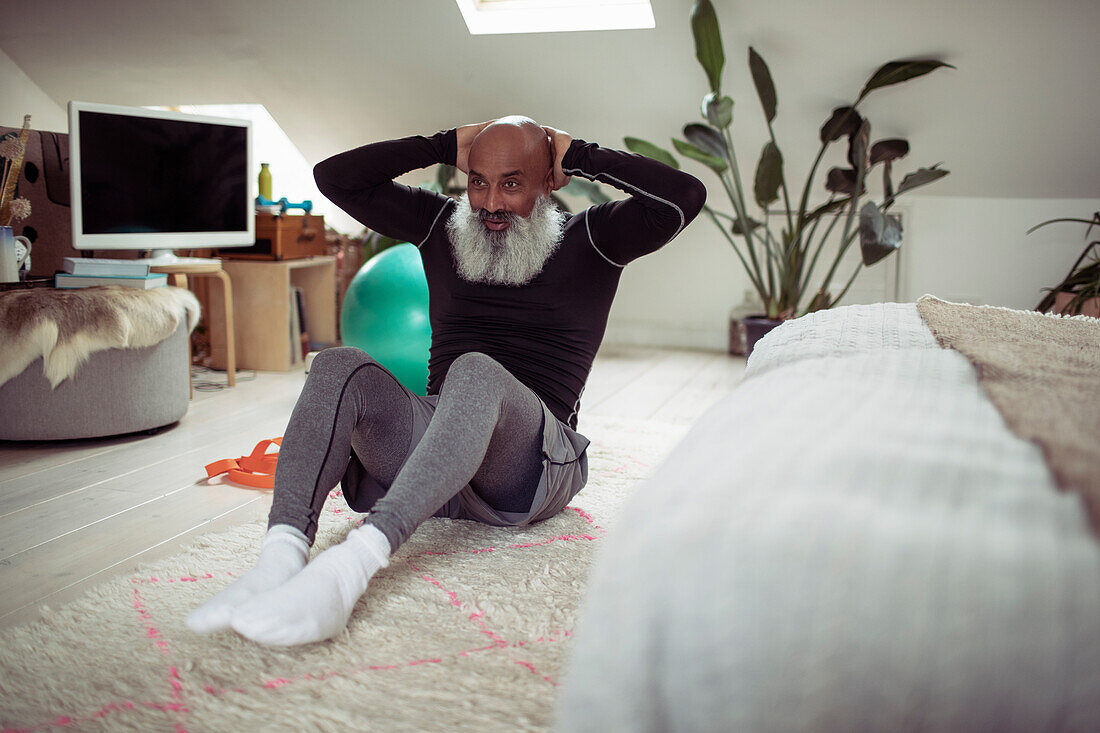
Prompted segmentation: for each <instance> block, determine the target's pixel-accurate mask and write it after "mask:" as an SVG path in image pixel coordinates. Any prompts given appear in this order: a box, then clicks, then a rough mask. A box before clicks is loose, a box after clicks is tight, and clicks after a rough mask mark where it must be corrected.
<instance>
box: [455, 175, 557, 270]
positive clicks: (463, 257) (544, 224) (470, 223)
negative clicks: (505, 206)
mask: <svg viewBox="0 0 1100 733" xmlns="http://www.w3.org/2000/svg"><path fill="white" fill-rule="evenodd" d="M509 218H510V224H509V226H508V228H507V229H505V230H504V231H501V232H494V231H492V230H490V229H487V228H486V227H485V225H484V224H483V223H482V221H481V214H480V212H478V211H474V210H473V209H472V208H471V207H470V200H469V198H468V197H467V196H466V194H462V197H461V198H459V200H458V206H457V207H456V208H455V211H454V213H453V214H451V218H450V219H449V220H448V221H447V233H448V234H449V235H450V237H451V252H452V253H453V255H454V261H455V266H456V268H457V269H458V275H459V277H461V278H462V279H463V280H466V281H467V282H472V283H481V284H483V285H510V286H513V287H515V286H519V285H526V284H527V283H529V282H531V281H532V280H534V279H535V278H536V277H537V276H538V274H539V273H540V272H542V268H543V266H544V265H545V264H546V261H547V260H549V259H550V257H551V255H553V254H554V252H555V251H557V249H558V245H559V244H560V243H561V237H562V226H563V225H564V224H565V214H564V213H562V211H561V210H559V209H558V207H557V206H555V205H554V202H553V201H551V199H550V197H549V196H540V197H539V198H538V200H537V201H535V206H534V208H533V209H531V214H530V216H527V217H523V216H517V215H515V214H510V215H509Z"/></svg>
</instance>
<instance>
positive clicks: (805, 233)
mask: <svg viewBox="0 0 1100 733" xmlns="http://www.w3.org/2000/svg"><path fill="white" fill-rule="evenodd" d="M691 30H692V34H693V35H694V39H695V56H696V58H697V59H698V61H699V64H700V65H701V66H702V67H703V71H704V72H705V73H706V76H707V81H708V82H709V85H710V92H709V93H707V94H706V95H705V96H704V97H703V101H702V106H701V113H702V117H703V120H704V122H703V123H699V122H691V123H688V124H686V125H684V128H683V136H684V138H685V139H683V140H681V139H677V138H673V139H672V144H673V146H674V147H675V148H676V151H677V152H678V153H679V154H680V155H682V156H684V157H685V158H689V159H691V160H695V161H698V162H700V163H703V164H704V165H705V166H707V167H708V168H710V169H711V170H712V171H713V172H714V173H715V175H717V176H718V179H719V181H720V182H721V184H722V188H723V190H724V191H725V193H726V195H727V197H728V199H729V203H730V206H731V208H732V213H727V212H724V211H721V210H719V209H717V208H714V207H712V206H709V205H708V206H706V207H705V209H704V211H705V212H706V214H707V216H708V217H709V218H710V220H711V221H713V222H714V224H715V225H716V226H717V227H718V230H719V231H720V232H721V233H722V235H723V236H724V238H725V239H726V241H728V242H729V244H730V246H731V247H732V248H733V251H734V253H735V254H736V255H737V257H738V259H739V260H740V261H741V264H742V265H743V266H744V268H745V271H746V272H747V273H748V276H749V279H750V280H751V282H752V287H753V289H754V290H755V291H756V294H757V295H758V296H759V298H760V301H761V303H762V304H763V309H764V313H763V314H762V316H763V321H764V322H763V324H762V325H763V328H762V329H760V330H758V331H757V333H756V334H753V333H749V334H748V341H749V342H750V343H749V350H751V343H752V342H754V341H755V338H754V335H757V336H758V335H762V331H766V329H768V328H770V327H772V326H774V325H777V324H778V323H780V322H782V321H784V320H787V319H789V318H795V317H797V316H800V315H803V314H805V313H810V312H813V311H817V310H822V309H824V308H831V307H832V306H834V305H836V304H837V303H838V302H839V301H840V300H841V298H843V297H844V295H845V294H846V293H847V292H848V289H849V288H850V287H851V285H852V283H853V282H854V281H855V279H856V276H857V275H858V274H859V271H860V270H861V269H862V268H863V267H864V266H869V265H873V264H875V263H876V262H879V261H880V260H882V259H884V258H885V257H887V256H888V255H890V254H892V253H893V252H894V251H895V250H896V249H898V247H899V246H900V245H901V224H900V220H899V219H898V218H897V217H896V216H894V215H891V214H889V213H888V211H889V209H890V207H891V206H892V205H893V204H894V202H895V201H896V200H897V197H898V196H900V195H902V194H904V193H906V192H908V191H911V190H913V189H914V188H917V187H919V186H923V185H925V184H928V183H931V182H933V181H935V180H937V179H939V178H942V177H943V176H946V175H947V174H948V171H946V170H944V169H942V168H940V167H939V164H936V165H933V166H930V167H927V168H919V169H918V170H916V171H914V172H912V173H909V174H908V175H906V176H904V177H903V178H902V179H901V182H900V183H899V184H898V185H897V186H896V187H895V186H894V179H893V164H894V162H895V161H897V160H898V159H899V158H902V157H904V156H905V155H907V154H908V152H909V143H908V142H907V141H906V140H903V139H899V138H890V139H884V140H878V141H876V142H874V143H872V142H871V141H870V136H871V123H870V122H869V121H868V120H867V119H866V117H864V116H863V115H861V114H860V112H859V111H858V109H857V108H858V107H859V105H860V103H861V102H863V100H864V99H866V98H867V96H868V95H869V94H870V93H871V92H873V91H875V90H877V89H881V88H883V87H887V86H891V85H894V84H899V83H901V82H904V81H907V80H909V79H913V78H916V77H919V76H923V75H925V74H928V73H929V72H932V71H935V70H936V69H938V68H940V67H944V66H950V64H946V63H944V62H942V61H936V60H899V61H891V62H889V63H887V64H884V65H882V66H881V67H880V68H879V69H878V70H877V71H876V72H875V73H874V74H872V75H871V77H870V78H869V79H868V80H867V83H866V84H864V86H863V89H862V91H861V92H860V94H859V96H858V97H857V98H856V100H855V101H854V102H852V103H851V104H848V105H844V106H841V107H837V108H836V109H834V110H833V111H832V113H831V114H830V115H829V117H828V119H826V121H825V123H824V124H823V125H822V126H821V129H820V135H819V137H820V140H821V147H820V149H819V150H818V153H817V157H816V158H815V159H814V162H813V165H812V166H811V168H810V173H809V176H808V177H807V179H806V183H805V185H804V186H803V188H802V191H801V193H800V195H799V196H798V199H797V203H796V205H792V201H793V199H792V197H791V191H790V190H789V187H788V183H787V179H786V176H785V175H784V172H783V155H782V152H781V151H780V148H779V143H778V142H777V141H776V137H775V130H774V128H773V126H772V123H773V121H774V120H775V117H776V108H777V106H778V104H777V97H776V92H775V84H774V83H773V81H772V76H771V71H770V70H769V68H768V65H767V64H766V63H765V62H764V59H763V58H762V57H761V56H760V54H758V53H757V52H756V50H755V49H753V48H751V47H750V48H749V54H748V62H749V70H750V72H751V74H752V80H753V84H754V85H755V88H756V92H757V95H758V97H759V99H760V105H761V107H762V108H763V111H764V119H765V122H766V123H767V128H768V137H769V139H768V141H767V142H765V143H764V146H763V150H762V151H761V153H760V159H759V161H758V162H757V165H756V173H755V175H754V176H753V180H752V187H751V188H749V187H748V186H746V185H745V184H744V183H743V182H742V177H741V172H740V168H739V165H738V159H737V155H736V153H735V151H734V146H733V140H732V137H731V135H730V128H731V126H732V124H733V117H734V115H733V108H734V102H733V100H732V99H731V98H730V97H728V96H726V95H724V94H722V89H721V77H722V67H723V66H724V64H725V54H724V51H723V48H722V38H721V34H720V32H719V28H718V18H717V16H716V15H715V12H714V6H713V5H712V4H711V3H710V0H696V2H695V4H694V6H693V7H692V10H691ZM951 68H954V67H951ZM841 139H846V140H847V144H848V164H849V166H850V167H843V168H842V167H834V168H832V169H830V170H829V171H828V173H827V174H826V176H825V181H824V184H825V185H824V193H825V194H826V195H822V196H819V197H816V198H817V199H818V201H817V202H816V203H817V205H815V206H813V208H811V191H812V187H813V185H814V180H815V177H816V176H817V171H818V166H819V165H820V163H821V161H822V159H823V158H824V156H825V152H826V150H828V148H829V147H830V146H831V145H832V144H833V143H835V142H837V141H839V140H841ZM624 141H625V143H626V146H627V148H628V149H629V150H631V151H633V152H635V153H640V154H642V155H647V156H649V157H652V158H655V159H657V160H660V161H662V162H664V163H667V164H668V165H671V166H673V167H675V168H679V167H680V165H679V162H678V161H677V159H676V158H675V157H674V156H673V155H672V154H671V153H670V152H668V151H667V150H665V149H663V148H660V147H658V146H656V145H654V144H653V143H650V142H647V141H645V140H641V139H639V138H636V137H626V138H624ZM876 167H881V169H882V185H883V191H882V201H881V202H880V203H875V202H873V201H870V200H868V201H867V202H866V203H864V204H863V206H862V207H861V206H860V202H861V200H863V198H864V196H865V195H866V194H867V189H866V183H867V181H868V180H869V176H870V175H871V173H872V172H873V171H874V169H875V168H876ZM795 193H798V192H795ZM750 195H751V197H752V200H753V202H754V203H755V204H756V207H757V209H758V210H759V212H760V213H759V214H757V217H756V218H754V217H753V216H752V215H750V213H749V211H748V197H749V196H750ZM780 197H782V209H781V210H780V212H779V213H778V214H773V212H772V211H771V207H772V206H773V205H774V204H776V203H777V202H778V201H779V199H780ZM822 198H824V199H825V200H824V201H823V202H821V201H820V199H822ZM857 212H858V216H857ZM773 217H774V218H773ZM777 219H778V223H777V222H776V220H777ZM841 220H843V228H842V230H841V234H840V239H839V241H838V243H837V249H836V252H835V254H834V255H833V257H832V261H831V262H828V257H826V258H825V259H823V260H821V261H820V266H821V267H826V265H827V267H828V269H827V270H826V271H825V272H826V274H825V277H824V278H823V280H822V281H821V282H822V284H821V285H820V286H819V287H817V288H814V287H812V284H811V283H812V278H813V276H814V273H815V270H816V268H818V267H819V258H820V256H821V254H822V251H823V249H824V247H825V244H826V242H827V241H830V235H831V234H832V233H833V230H834V227H835V226H836V225H837V223H838V222H840V221H841ZM823 221H827V224H826V225H825V226H824V228H823V229H822V231H820V232H819V227H820V225H821V224H822V222H823ZM857 222H858V226H857ZM856 236H859V239H860V250H861V258H860V261H859V263H858V264H857V265H856V267H855V270H854V271H853V272H852V273H851V274H850V276H848V277H847V280H846V281H842V282H843V285H841V286H840V287H835V286H834V284H833V278H834V277H835V276H837V275H838V273H837V268H838V267H839V265H840V263H841V260H842V258H843V256H844V254H845V252H847V250H848V248H849V247H850V246H851V244H852V243H853V242H854V241H855V238H856ZM841 276H843V274H841ZM746 325H747V326H748V325H754V324H751V323H750V322H749V321H748V319H746Z"/></svg>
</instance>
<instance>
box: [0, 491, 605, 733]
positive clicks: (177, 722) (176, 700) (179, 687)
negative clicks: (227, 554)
mask: <svg viewBox="0 0 1100 733" xmlns="http://www.w3.org/2000/svg"><path fill="white" fill-rule="evenodd" d="M342 495H343V494H342V492H341V491H340V490H339V489H335V490H333V492H331V493H330V496H332V497H334V498H335V497H340V496H342ZM566 510H572V511H573V512H576V514H577V515H578V516H580V517H581V518H582V519H584V520H585V521H586V522H588V523H589V524H590V525H592V529H593V531H594V534H570V535H559V536H556V537H550V538H548V539H545V540H542V541H539V542H522V543H514V544H510V545H506V546H504V547H502V548H496V547H483V548H478V549H474V550H455V551H452V552H431V551H428V552H422V553H418V554H416V555H410V556H407V557H404V558H395V559H396V560H403V561H405V562H407V563H408V565H409V567H410V568H411V569H412V570H414V571H415V572H417V573H419V574H420V577H421V578H422V579H423V580H424V581H425V582H428V583H430V584H431V585H433V586H434V587H436V588H438V589H439V590H440V591H441V592H442V593H444V594H445V595H446V597H447V599H448V602H449V604H450V605H451V606H455V607H456V608H459V609H466V608H475V610H473V611H471V612H470V614H469V616H468V619H469V620H470V622H471V623H472V624H474V625H475V626H476V627H477V629H478V631H479V632H480V633H481V634H484V635H485V636H486V637H488V638H489V639H490V641H491V642H492V643H490V644H489V645H486V646H480V647H474V648H471V649H467V650H465V651H461V652H454V653H451V654H446V655H444V656H442V657H433V658H428V659H414V660H410V661H407V662H401V663H395V664H379V665H365V666H362V667H357V668H353V669H348V670H338V671H325V672H308V673H305V674H302V675H297V676H295V677H291V678H286V677H276V678H272V679H269V680H263V681H259V682H257V683H255V684H251V685H246V686H244V687H234V688H221V689H216V688H214V687H212V686H210V685H206V686H204V688H203V689H202V691H201V692H202V693H206V694H209V695H216V696H221V695H226V694H232V693H238V694H250V692H253V691H262V690H278V689H282V688H284V687H287V686H290V685H294V684H297V683H301V682H319V681H324V680H327V679H331V678H333V677H347V676H352V675H357V674H361V673H365V672H380V671H386V670H396V669H403V668H407V667H412V666H416V665H420V664H440V663H443V662H445V661H447V660H449V659H457V658H459V657H468V656H471V655H473V654H477V653H492V652H500V653H505V654H507V650H511V649H522V648H524V647H527V646H530V645H532V644H544V643H557V642H561V641H564V640H566V639H570V638H572V636H573V632H572V630H571V629H562V630H559V631H557V632H554V633H551V634H549V635H544V636H540V637H539V638H538V639H534V640H517V641H509V640H508V639H505V638H504V637H503V636H501V635H500V634H499V633H497V632H496V631H495V630H493V629H491V628H489V626H488V625H487V624H486V620H485V612H484V611H481V610H476V607H474V606H473V604H470V603H467V602H463V601H461V600H460V599H459V598H458V595H457V593H456V592H454V591H452V590H448V589H447V588H445V587H444V586H443V584H442V583H441V582H440V581H439V580H437V579H436V578H434V577H433V576H431V575H429V574H427V573H425V572H424V571H423V570H421V569H420V568H419V567H417V566H416V565H414V564H413V563H412V562H410V561H411V560H413V559H414V558H417V557H429V556H430V557H437V556H447V555H455V554H462V553H469V554H473V555H476V554H479V553H485V552H495V551H497V550H498V549H514V550H524V549H530V548H536V547H543V546H546V545H549V544H552V543H554V542H575V541H581V540H586V541H591V540H596V539H598V537H600V536H602V535H604V534H605V533H606V530H605V529H604V528H602V527H600V526H599V525H598V524H596V521H595V519H594V518H593V517H592V516H591V515H590V514H588V513H586V512H584V511H583V510H581V509H578V508H576V507H572V506H570V507H566ZM332 511H333V513H335V514H340V513H343V512H341V511H340V510H337V509H333V510H332ZM223 575H229V576H232V575H233V573H231V572H229V571H217V572H216V573H212V572H205V573H202V574H198V575H186V576H181V577H173V578H158V577H154V576H148V577H134V578H131V579H130V582H131V583H133V584H134V585H135V587H134V589H133V603H132V605H133V608H134V609H135V610H136V611H137V613H138V616H139V618H140V620H141V624H142V627H143V628H144V633H145V636H146V638H148V639H151V640H153V643H154V645H155V646H156V648H157V649H158V650H159V651H160V652H161V654H162V655H164V656H165V658H166V661H167V663H168V669H167V681H168V685H169V687H170V689H171V701H170V702H132V701H128V700H127V701H120V702H112V703H109V704H107V705H104V706H103V707H101V708H100V709H99V710H97V711H95V712H94V713H90V714H87V715H83V716H70V715H59V716H57V717H56V718H53V719H52V720H49V721H45V722H41V723H37V724H35V725H33V726H31V727H29V728H4V729H3V730H2V731H0V733H20V732H22V731H27V732H30V731H38V730H45V729H48V728H56V727H68V726H71V725H74V724H79V723H83V722H88V721H92V720H99V719H105V718H106V717H107V716H108V715H110V714H111V713H120V712H124V711H127V710H136V709H138V708H148V709H152V710H159V711H162V712H164V713H166V714H168V715H170V716H171V717H172V718H173V723H174V730H175V731H176V733H186V731H187V728H186V727H185V726H184V721H183V719H185V718H186V717H187V716H189V715H190V713H191V710H190V708H188V707H187V705H186V703H185V702H184V696H185V690H184V686H183V681H182V680H181V678H180V675H179V670H178V669H177V668H176V666H175V665H174V664H172V650H171V646H170V644H169V643H168V641H166V640H165V639H164V638H163V634H162V633H161V631H160V628H159V627H158V626H157V625H156V623H155V622H154V619H153V617H152V614H151V613H150V612H149V610H148V609H147V608H146V606H145V599H144V597H143V596H142V595H141V593H140V591H139V589H138V587H137V586H140V585H143V584H155V583H165V584H176V583H178V584H183V583H197V582H202V581H204V580H212V579H215V578H217V577H219V576H223ZM502 650H503V651H502ZM509 659H510V661H512V662H514V663H515V664H518V665H519V666H521V667H523V668H525V669H527V670H528V671H529V672H531V673H532V674H534V675H535V676H537V677H540V678H541V679H543V680H545V681H546V682H547V683H549V684H550V685H554V686H560V684H561V683H560V682H558V681H557V680H555V679H553V678H552V677H550V676H549V675H544V674H541V673H540V672H539V670H538V668H537V667H536V666H535V665H534V664H533V663H532V662H530V661H528V660H525V659H514V658H511V657H509ZM190 694H195V693H190Z"/></svg>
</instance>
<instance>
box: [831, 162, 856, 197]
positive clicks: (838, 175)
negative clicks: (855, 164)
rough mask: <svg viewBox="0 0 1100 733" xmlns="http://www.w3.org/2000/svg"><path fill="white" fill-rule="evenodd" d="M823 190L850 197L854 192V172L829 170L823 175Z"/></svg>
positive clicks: (848, 169) (837, 169) (850, 169)
mask: <svg viewBox="0 0 1100 733" xmlns="http://www.w3.org/2000/svg"><path fill="white" fill-rule="evenodd" d="M825 188H826V189H828V190H829V191H832V192H833V193H846V194H849V195H851V194H852V193H854V192H855V190H856V171H855V170H854V169H852V168H830V169H829V172H828V173H827V174H826V175H825Z"/></svg>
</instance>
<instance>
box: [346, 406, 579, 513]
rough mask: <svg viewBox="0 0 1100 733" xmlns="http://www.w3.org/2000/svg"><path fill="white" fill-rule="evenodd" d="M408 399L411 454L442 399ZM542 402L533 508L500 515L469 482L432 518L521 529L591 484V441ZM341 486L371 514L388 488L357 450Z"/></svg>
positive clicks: (557, 509) (356, 505) (354, 504)
mask: <svg viewBox="0 0 1100 733" xmlns="http://www.w3.org/2000/svg"><path fill="white" fill-rule="evenodd" d="M406 391H407V390H406ZM407 392H408V391H407ZM408 397H409V401H410V404H411V405H412V411H413V425H412V436H411V439H410V441H409V453H410V454H411V453H412V450H413V448H415V447H416V446H417V444H418V443H419V442H420V439H421V438H423V437H424V432H425V431H426V430H427V429H428V423H429V422H431V419H432V415H434V414H435V406H436V403H437V402H438V401H439V395H428V396H426V397H423V396H420V395H416V394H413V393H412V392H408ZM539 404H540V405H542V450H541V452H542V474H541V475H540V477H539V484H538V488H537V489H536V490H535V496H534V499H533V500H532V502H531V508H530V509H528V510H527V511H525V512H502V511H498V510H496V509H494V508H492V507H491V506H489V505H488V504H487V503H486V502H485V500H484V499H482V498H481V497H480V496H479V495H478V494H477V492H476V491H474V489H473V488H472V487H471V486H470V485H469V484H466V485H465V486H463V487H462V488H461V489H460V490H459V492H458V493H457V494H455V495H454V496H453V497H451V499H450V500H448V501H447V503H446V504H444V505H443V506H442V507H440V508H439V510H438V511H437V512H436V513H435V514H433V515H432V516H435V517H447V518H449V519H472V520H474V521H477V522H482V523H483V524H492V525H496V526H499V527H522V526H524V525H528V524H533V523H535V522H540V521H542V520H544V519H549V518H550V517H552V516H554V515H555V514H557V513H558V512H560V511H561V510H562V509H564V508H565V507H566V506H567V505H568V504H569V502H570V501H571V500H572V499H573V497H574V496H576V495H577V493H578V492H580V490H581V489H582V488H584V485H585V483H586V482H587V481H588V452H587V451H588V444H589V440H588V438H586V437H584V436H583V435H581V434H580V433H578V432H576V431H575V430H572V429H571V428H569V427H568V426H567V425H565V424H564V423H562V422H561V421H560V420H558V419H557V418H556V417H555V416H554V414H553V413H552V412H550V408H548V407H547V406H546V405H545V403H543V402H542V400H539ZM341 485H342V487H343V490H344V498H345V500H346V501H347V502H348V505H349V506H350V507H351V508H352V509H354V510H355V511H358V512H367V511H370V508H371V507H372V506H374V503H375V502H376V501H378V500H379V499H380V498H382V496H383V495H385V493H386V491H387V490H388V488H389V487H387V486H382V485H381V484H380V483H379V482H378V480H377V479H375V478H374V477H373V476H371V475H369V474H368V473H367V471H366V469H364V468H363V465H362V464H361V463H360V462H359V459H358V457H357V456H356V455H355V453H354V452H353V453H352V455H351V460H350V461H349V463H348V468H347V470H346V471H345V473H344V478H343V480H342V481H341Z"/></svg>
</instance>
